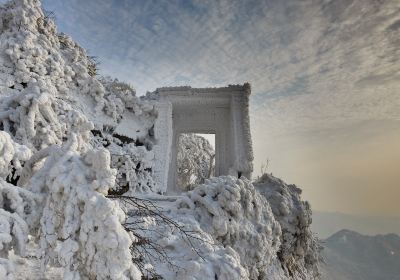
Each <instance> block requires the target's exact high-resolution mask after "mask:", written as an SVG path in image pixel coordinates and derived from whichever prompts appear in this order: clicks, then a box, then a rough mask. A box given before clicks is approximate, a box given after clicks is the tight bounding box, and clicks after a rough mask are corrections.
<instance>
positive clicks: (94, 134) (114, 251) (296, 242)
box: [0, 0, 318, 280]
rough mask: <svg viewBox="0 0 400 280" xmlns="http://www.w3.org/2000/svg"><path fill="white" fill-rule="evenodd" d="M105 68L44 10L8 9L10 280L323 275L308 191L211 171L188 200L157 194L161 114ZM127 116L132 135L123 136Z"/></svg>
mask: <svg viewBox="0 0 400 280" xmlns="http://www.w3.org/2000/svg"><path fill="white" fill-rule="evenodd" d="M95 73H96V67H95V64H94V63H93V61H92V60H91V59H90V58H89V57H88V56H87V54H86V53H85V50H84V49H82V48H81V47H80V46H78V45H77V44H76V43H75V42H74V41H73V40H72V39H71V38H69V37H68V36H67V35H65V34H60V33H57V31H56V27H55V25H54V22H53V21H52V20H51V19H50V18H49V17H47V16H45V15H44V13H43V11H42V10H41V7H40V2H39V1H36V0H14V1H10V2H8V3H6V4H4V5H3V6H0V279H40V277H44V276H45V275H47V276H48V277H53V278H59V277H63V279H71V280H72V279H141V277H142V276H149V275H152V276H154V277H155V276H157V277H163V278H165V279H230V280H231V279H287V278H293V279H312V278H316V277H318V269H317V257H318V252H317V251H318V244H317V242H316V240H315V238H314V237H313V236H312V233H311V231H310V223H311V210H310V208H309V205H308V204H307V203H305V202H303V201H301V199H300V190H299V189H298V188H297V187H295V186H291V185H286V184H285V183H283V182H282V181H280V180H279V179H276V178H274V177H272V176H270V175H264V176H263V177H262V178H261V179H260V180H258V181H257V182H254V183H253V182H251V181H249V180H247V179H237V178H234V177H230V176H225V177H217V178H211V179H206V177H209V175H210V174H207V176H203V177H202V175H201V176H199V177H201V178H200V181H196V182H195V183H196V184H194V185H193V186H192V187H190V190H189V191H187V192H185V193H183V194H182V195H181V196H179V197H178V198H169V197H167V196H162V195H157V193H158V192H159V190H158V189H157V186H156V184H155V183H154V181H153V179H152V167H153V165H154V162H153V159H154V155H153V152H152V147H153V145H154V142H155V139H154V137H153V133H152V127H153V125H154V120H155V118H156V117H157V112H156V111H155V109H154V107H153V106H152V105H151V103H150V102H148V101H146V100H145V99H144V100H140V99H139V98H137V97H136V96H135V92H134V90H133V89H132V88H131V87H130V86H129V85H126V84H124V83H121V82H119V81H117V80H113V79H111V78H98V77H96V76H95ZM126 120H129V121H130V122H131V123H132V124H134V125H136V127H137V128H138V129H137V134H136V136H135V137H132V135H128V134H124V132H123V131H118V130H117V126H118V124H120V123H121V122H122V121H126ZM203 144H204V145H206V146H207V143H203ZM208 145H209V144H208ZM207 147H208V146H207ZM200 151H201V149H200ZM198 152H199V151H198ZM198 158H204V159H209V158H210V155H208V154H207V155H206V154H204V153H201V152H199V154H198ZM181 160H182V161H181V164H182V166H184V165H185V162H187V161H189V162H190V164H192V163H193V162H192V161H191V160H193V159H189V158H185V157H183V158H182V159H181ZM203 162H204V161H203ZM193 164H194V163H193ZM194 165H195V164H194ZM200 165H201V164H200ZM210 165H211V163H209V165H207V166H203V167H204V168H205V169H204V170H203V171H204V172H205V170H206V169H208V170H209V169H210V167H211V166H210ZM203 171H202V172H203ZM204 172H203V173H204ZM203 173H201V174H203ZM189 183H190V182H189ZM107 195H112V198H113V199H110V197H109V196H107ZM121 195H123V196H121ZM131 196H146V197H151V198H156V199H154V202H151V203H150V204H146V203H148V202H146V200H135V199H134V198H130V197H131ZM135 203H136V204H135ZM141 203H144V204H141ZM143 206H146V207H144V208H143ZM138 209H139V210H141V211H139V212H138ZM143 209H144V210H143ZM146 246H147V247H146ZM39 267H40V271H41V272H38V271H39ZM49 273H53V274H51V275H52V276H49V275H50V274H49ZM57 273H58V274H57ZM60 274H61V275H60ZM56 275H57V276H56Z"/></svg>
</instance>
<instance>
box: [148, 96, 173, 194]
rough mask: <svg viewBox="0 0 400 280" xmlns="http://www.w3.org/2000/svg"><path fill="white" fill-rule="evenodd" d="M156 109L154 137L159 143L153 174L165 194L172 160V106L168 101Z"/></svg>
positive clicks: (155, 150)
mask: <svg viewBox="0 0 400 280" xmlns="http://www.w3.org/2000/svg"><path fill="white" fill-rule="evenodd" d="M155 108H156V110H157V112H158V116H157V119H156V121H155V124H154V137H155V139H156V141H157V142H156V145H155V146H154V147H153V151H154V154H155V158H156V161H155V165H154V168H153V174H154V180H155V181H156V184H157V187H158V190H159V191H160V192H161V193H165V192H166V191H167V186H168V171H169V163H170V159H171V145H172V105H171V103H170V102H166V101H164V102H157V103H156V104H155Z"/></svg>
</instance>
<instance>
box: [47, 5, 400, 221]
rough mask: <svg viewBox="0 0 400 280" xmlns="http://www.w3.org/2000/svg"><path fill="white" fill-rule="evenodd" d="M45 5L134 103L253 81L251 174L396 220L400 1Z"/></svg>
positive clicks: (321, 204)
mask: <svg viewBox="0 0 400 280" xmlns="http://www.w3.org/2000/svg"><path fill="white" fill-rule="evenodd" d="M42 3H43V7H44V8H45V9H46V10H50V11H54V13H55V15H56V23H57V25H58V30H59V31H60V32H65V33H67V34H69V35H70V36H71V37H72V38H73V39H74V40H75V41H77V42H78V43H79V44H80V45H81V46H83V47H84V48H85V49H87V50H88V52H89V54H90V55H94V56H96V57H97V59H98V61H99V62H100V66H99V67H100V73H101V74H102V75H110V76H112V77H117V78H118V79H120V80H123V81H125V82H128V83H130V84H132V85H133V86H134V87H135V88H136V90H137V94H138V95H141V94H144V93H145V92H146V91H153V90H155V89H156V88H157V87H162V86H177V85H191V86H192V87H210V86H225V85H228V84H243V83H244V82H250V83H251V86H252V95H251V101H250V102H251V104H250V114H251V127H252V137H253V146H254V154H255V176H257V175H258V174H259V173H260V170H261V165H262V164H263V163H266V162H267V161H268V169H267V171H268V172H272V173H273V175H276V176H278V177H281V178H282V179H284V180H285V181H286V182H288V183H295V184H296V185H298V186H300V187H301V188H302V189H303V197H304V198H305V199H307V200H308V201H310V203H311V206H312V208H313V209H316V210H319V211H337V212H343V213H351V214H363V215H376V216H380V215H382V216H400V203H398V200H399V197H400V1H398V0H392V1H391V0H285V1H278V0H274V1H262V0H257V1H253V0H227V1H225V0H221V1H216V0H212V1H211V0H210V1H208V0H170V1H165V0H157V1H151V0H146V1H144V0H143V1H133V0H107V1H106V0H85V1H80V0H79V1H78V0H69V1H62V0H43V1H42Z"/></svg>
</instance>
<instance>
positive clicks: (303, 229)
mask: <svg viewBox="0 0 400 280" xmlns="http://www.w3.org/2000/svg"><path fill="white" fill-rule="evenodd" d="M254 186H255V188H256V189H257V191H259V192H260V193H261V194H262V195H263V196H264V197H265V198H266V199H267V201H268V202H269V204H270V205H271V209H272V211H273V214H274V217H275V219H276V220H277V221H278V222H279V224H280V226H281V229H282V236H281V246H280V248H279V251H278V257H279V260H280V262H281V263H282V267H283V268H284V269H285V272H286V274H287V275H288V276H292V277H294V278H299V279H308V278H314V277H315V278H316V277H318V275H319V272H318V267H317V264H318V258H319V247H320V246H319V244H318V240H317V238H316V237H315V236H313V233H312V232H311V221H312V218H311V216H312V212H311V208H310V205H309V204H308V202H305V201H302V200H301V198H300V194H301V189H299V188H298V187H296V186H295V185H287V184H286V183H284V182H283V181H282V180H280V179H278V178H275V177H273V176H272V175H269V174H264V175H263V176H262V177H261V178H259V179H258V180H257V181H256V182H255V183H254Z"/></svg>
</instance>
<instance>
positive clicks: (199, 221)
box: [156, 176, 281, 279]
mask: <svg viewBox="0 0 400 280" xmlns="http://www.w3.org/2000/svg"><path fill="white" fill-rule="evenodd" d="M170 211H171V213H170V215H171V217H173V219H174V220H177V221H178V222H180V223H182V224H184V225H185V227H188V229H189V231H190V230H193V231H194V232H197V233H198V234H199V238H200V240H203V241H199V240H196V243H195V245H196V246H197V247H198V248H199V255H200V256H203V257H204V259H202V258H201V257H200V256H199V255H197V254H195V253H194V252H191V253H187V252H190V249H191V248H190V246H188V244H186V243H185V242H184V240H182V239H181V238H179V237H178V236H177V234H176V233H175V234H174V233H173V232H171V233H168V231H165V232H164V233H165V236H164V237H163V238H160V241H159V242H160V244H162V246H163V247H165V248H167V249H168V250H170V251H171V252H170V254H171V256H173V260H174V261H176V262H177V263H178V264H179V266H182V265H183V269H182V270H179V269H178V275H181V274H182V273H184V271H185V270H188V272H186V274H182V275H185V276H182V277H181V278H179V279H269V278H268V275H267V273H268V272H267V271H266V268H267V267H269V266H273V259H274V258H276V253H277V251H278V249H279V246H280V240H279V237H280V234H281V231H280V226H279V223H278V222H277V221H276V220H275V218H274V216H273V213H272V211H271V208H270V206H269V204H268V201H267V200H266V199H265V198H264V197H263V196H262V195H260V194H259V193H258V192H257V191H256V190H255V188H254V187H253V186H252V184H251V182H250V181H249V180H247V179H238V178H235V177H231V176H226V177H218V178H212V179H209V180H206V182H205V183H204V184H202V185H198V186H196V187H195V188H194V189H193V190H191V191H189V192H187V193H185V194H184V195H183V197H182V198H180V199H178V200H177V201H176V203H175V205H174V206H173V207H170ZM211 244H212V246H211ZM156 270H157V267H156ZM159 270H160V268H159ZM159 270H157V272H158V273H160V274H161V275H163V271H159ZM179 273H181V274H179ZM189 275H190V276H189ZM205 275H207V277H205V278H204V276H205ZM185 277H187V278H185ZM166 279H171V278H169V277H166Z"/></svg>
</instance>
